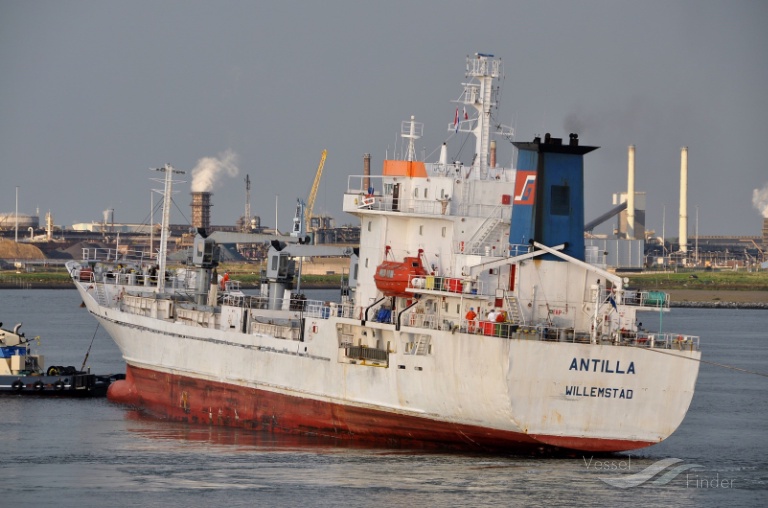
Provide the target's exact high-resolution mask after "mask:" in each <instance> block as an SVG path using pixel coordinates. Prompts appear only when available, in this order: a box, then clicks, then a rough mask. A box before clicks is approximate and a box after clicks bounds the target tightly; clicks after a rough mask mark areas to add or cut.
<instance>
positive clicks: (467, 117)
mask: <svg viewBox="0 0 768 508" xmlns="http://www.w3.org/2000/svg"><path fill="white" fill-rule="evenodd" d="M464 120H469V115H468V114H467V108H464Z"/></svg>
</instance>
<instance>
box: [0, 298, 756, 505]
mask: <svg viewBox="0 0 768 508" xmlns="http://www.w3.org/2000/svg"><path fill="white" fill-rule="evenodd" d="M333 295H334V293H333V292H331V293H330V294H323V293H320V294H319V295H314V296H310V298H312V297H315V298H321V299H331V298H333ZM79 304H80V299H79V297H78V295H77V293H76V292H75V291H74V290H0V320H1V321H3V322H4V323H5V326H6V327H9V326H10V327H12V326H13V324H15V323H16V322H23V323H24V326H23V327H22V331H25V332H26V334H27V336H28V337H34V336H36V335H39V336H40V340H41V345H40V347H39V348H37V349H38V350H39V352H41V353H43V354H45V355H46V363H47V365H54V364H56V365H75V366H77V367H80V365H81V364H82V363H83V359H84V356H85V354H86V351H87V350H88V347H89V345H90V344H91V341H92V340H93V346H92V348H91V351H90V355H89V358H88V363H87V364H88V366H90V367H91V370H92V371H93V372H96V373H100V374H101V373H116V372H123V371H124V364H123V362H122V360H121V358H120V353H119V351H118V350H117V348H116V346H115V345H114V343H113V342H112V341H111V339H109V337H108V336H107V335H106V333H104V331H103V330H101V329H100V328H99V329H97V326H96V322H95V320H94V319H93V318H91V317H90V316H89V315H88V314H87V312H86V311H85V309H83V308H80V307H79ZM643 322H644V323H645V325H646V327H649V328H650V327H651V326H652V325H655V326H658V316H644V317H643ZM662 325H663V327H664V329H665V330H669V331H673V330H674V331H685V332H687V333H691V334H696V335H700V336H701V337H702V347H703V350H704V359H705V360H707V361H711V362H717V363H722V364H728V365H732V366H735V367H738V368H741V369H746V370H753V371H760V372H768V312H766V311H764V310H727V309H717V310H701V309H677V310H673V312H672V313H671V314H667V315H665V316H664V318H663V321H662ZM767 392H768V378H766V377H762V376H756V375H752V374H746V373H743V372H738V371H735V370H729V369H725V368H722V367H717V366H714V365H709V364H703V365H702V366H701V371H700V375H699V380H698V383H697V387H696V394H695V396H694V399H693V403H692V405H691V409H690V411H689V413H688V415H687V417H686V419H685V421H684V422H683V424H682V425H681V427H680V428H679V429H678V430H677V432H676V433H675V434H673V435H672V436H671V437H670V438H669V439H667V440H666V441H664V442H663V443H661V444H659V445H656V446H653V447H651V448H647V449H645V450H641V451H639V452H632V453H630V454H626V453H625V454H616V455H612V456H608V457H591V456H590V455H587V456H583V455H577V456H573V457H567V458H531V457H517V456H509V455H502V456H488V455H473V454H450V453H424V452H415V451H409V450H384V449H371V448H361V447H355V446H349V445H347V446H340V445H337V444H334V443H331V442H328V441H322V440H316V439H310V438H295V437H286V436H275V435H270V434H262V433H253V432H244V431H239V430H230V429H220V428H208V427H205V426H188V425H181V424H176V423H167V422H162V421H155V420H150V419H146V418H144V417H143V416H142V415H140V414H139V413H138V412H136V411H134V410H131V409H127V408H124V407H122V406H117V405H114V404H111V403H109V402H108V401H107V400H106V399H96V400H53V399H40V400H37V399H31V398H28V399H27V398H18V397H0V470H1V471H2V478H3V482H2V493H0V506H2V507H5V506H8V507H15V506H76V507H101V506H147V507H150V506H185V507H197V506H200V507H210V506H339V505H345V506H384V505H392V506H404V505H411V506H415V505H420V506H553V505H563V506H590V507H591V506H599V505H602V506H613V505H618V504H629V503H632V504H633V505H639V506H660V505H663V506H706V507H710V506H711V507H715V506H723V505H727V506H729V507H739V506H750V507H751V506H765V505H766V503H767V502H768V458H766V453H767V452H768V398H767V397H766V393H767ZM590 459H591V460H590ZM661 459H680V462H678V463H676V464H675V466H678V467H680V468H681V469H680V471H682V472H680V473H679V474H677V475H676V476H674V478H672V479H671V480H670V481H669V482H668V483H665V484H661V481H662V480H661V474H659V475H656V476H654V477H653V478H652V479H651V480H649V481H647V482H644V483H642V484H640V485H638V486H635V487H631V488H625V489H622V488H617V487H615V486H612V485H609V483H607V482H606V481H604V480H616V479H621V478H623V477H624V478H628V477H629V476H628V475H634V474H637V473H640V472H642V471H643V470H644V469H645V468H646V467H648V466H651V465H653V464H654V463H656V462H657V461H659V460H661ZM694 465H696V466H699V467H696V468H694V467H693V466H694ZM672 469H673V467H672V466H670V467H668V468H667V469H665V471H671V470H672ZM622 475H626V476H622ZM654 482H656V483H654Z"/></svg>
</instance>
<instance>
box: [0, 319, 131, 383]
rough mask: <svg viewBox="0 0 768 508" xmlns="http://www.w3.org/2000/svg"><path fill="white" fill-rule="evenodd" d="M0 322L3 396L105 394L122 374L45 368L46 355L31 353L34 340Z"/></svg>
mask: <svg viewBox="0 0 768 508" xmlns="http://www.w3.org/2000/svg"><path fill="white" fill-rule="evenodd" d="M2 326H3V324H2V323H0V395H36V396H42V395H53V396H59V397H104V396H105V395H106V394H107V388H109V385H110V384H111V383H112V382H113V381H115V380H116V379H118V378H122V377H124V376H123V375H122V374H120V375H96V374H91V373H90V372H88V371H82V370H78V369H76V368H75V367H72V366H67V367H64V366H59V365H53V366H51V367H48V370H45V359H44V357H43V355H36V354H30V340H29V339H27V337H26V336H25V335H24V333H20V332H19V329H20V328H21V323H18V324H17V325H16V326H14V327H13V331H11V330H6V329H4V328H2Z"/></svg>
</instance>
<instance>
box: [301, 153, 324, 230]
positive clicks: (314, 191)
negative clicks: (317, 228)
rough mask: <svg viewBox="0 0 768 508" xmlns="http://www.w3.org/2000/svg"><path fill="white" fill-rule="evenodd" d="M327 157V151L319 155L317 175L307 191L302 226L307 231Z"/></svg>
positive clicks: (310, 224)
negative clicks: (307, 196) (310, 188)
mask: <svg viewBox="0 0 768 508" xmlns="http://www.w3.org/2000/svg"><path fill="white" fill-rule="evenodd" d="M327 155H328V150H323V153H322V155H320V164H318V166H317V173H315V181H314V183H313V184H312V190H310V191H309V199H308V200H307V206H306V208H305V209H304V224H306V226H305V227H306V228H307V229H309V228H310V227H311V226H312V223H311V222H310V221H311V220H312V209H313V208H314V207H315V198H316V197H317V188H318V187H320V177H322V176H323V166H325V157H326V156H327Z"/></svg>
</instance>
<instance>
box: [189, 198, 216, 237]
mask: <svg viewBox="0 0 768 508" xmlns="http://www.w3.org/2000/svg"><path fill="white" fill-rule="evenodd" d="M212 195H213V194H212V193H211V192H193V193H192V227H194V228H203V229H205V230H206V231H210V227H211V207H212V206H213V205H212V204H211V196H212Z"/></svg>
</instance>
